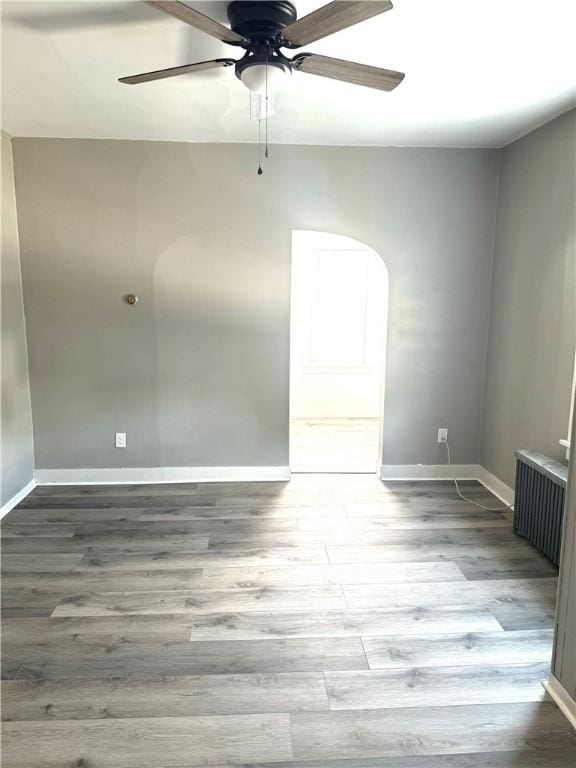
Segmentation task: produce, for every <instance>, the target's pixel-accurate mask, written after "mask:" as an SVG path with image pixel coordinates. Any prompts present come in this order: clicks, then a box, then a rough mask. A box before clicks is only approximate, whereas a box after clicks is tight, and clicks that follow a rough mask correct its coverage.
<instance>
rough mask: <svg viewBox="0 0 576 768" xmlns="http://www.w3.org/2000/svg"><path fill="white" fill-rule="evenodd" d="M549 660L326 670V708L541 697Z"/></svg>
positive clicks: (501, 701) (437, 704)
mask: <svg viewBox="0 0 576 768" xmlns="http://www.w3.org/2000/svg"><path fill="white" fill-rule="evenodd" d="M549 674H550V665H549V664H542V663H540V664H538V663H536V664H527V665H521V664H509V665H507V666H469V667H411V668H409V669H386V670H369V671H366V670H356V671H354V672H325V673H324V675H325V678H326V688H327V691H328V699H329V701H330V709H332V710H341V709H345V710H350V709H396V708H400V707H445V706H451V707H455V706H462V705H466V704H513V703H515V702H528V701H544V700H545V699H546V698H547V696H546V692H545V690H544V687H543V685H542V683H543V681H544V680H546V679H547V678H548V675H549Z"/></svg>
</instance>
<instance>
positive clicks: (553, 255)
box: [481, 110, 576, 486]
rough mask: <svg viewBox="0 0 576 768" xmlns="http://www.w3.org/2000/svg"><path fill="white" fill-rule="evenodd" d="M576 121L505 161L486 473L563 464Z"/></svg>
mask: <svg viewBox="0 0 576 768" xmlns="http://www.w3.org/2000/svg"><path fill="white" fill-rule="evenodd" d="M575 179H576V111H575V110H572V111H571V112H569V113H567V114H565V115H563V116H561V117H559V118H557V119H556V120H554V121H552V122H551V123H548V124H547V125H545V126H544V127H542V128H540V129H538V130H537V131H534V132H533V133H531V134H529V135H528V136H526V137H525V138H523V139H520V140H519V141H516V142H514V143H513V144H511V145H509V146H508V147H506V148H505V149H504V150H503V151H502V160H501V175H500V185H499V192H498V215H497V228H496V242H495V253H494V272H493V280H492V285H493V288H492V306H491V314H490V336H489V344H488V361H487V369H486V387H485V407H484V419H483V435H482V450H481V463H482V464H483V465H484V466H485V467H486V468H487V469H489V470H490V471H491V472H494V474H496V475H497V476H498V477H500V478H501V479H502V480H504V482H506V483H507V484H508V485H511V486H512V485H513V484H514V451H515V450H516V449H518V448H532V449H535V450H538V451H540V452H541V453H544V454H547V455H548V456H551V457H552V458H557V459H560V458H563V456H564V449H563V448H561V447H560V446H559V445H558V440H560V439H561V438H565V437H566V436H567V435H566V432H567V428H568V414H569V410H570V389H571V385H572V371H573V365H574V344H575V333H576V314H575V312H576V310H575V304H574V296H575V293H576V284H575V272H574V269H575V261H576V259H575V252H574V243H575V238H576V227H575V218H576V194H575Z"/></svg>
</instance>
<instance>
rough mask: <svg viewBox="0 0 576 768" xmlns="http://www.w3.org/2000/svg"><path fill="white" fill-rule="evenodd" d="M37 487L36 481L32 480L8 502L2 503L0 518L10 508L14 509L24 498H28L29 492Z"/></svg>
mask: <svg viewBox="0 0 576 768" xmlns="http://www.w3.org/2000/svg"><path fill="white" fill-rule="evenodd" d="M34 488H36V481H35V480H30V482H29V483H28V484H27V485H25V486H24V488H22V489H21V490H19V491H18V493H15V494H14V496H12V498H11V499H9V500H8V501H7V502H6V504H3V505H2V508H1V509H0V520H1V519H2V518H3V517H4V515H7V514H8V512H10V510H12V509H14V507H15V506H16V505H17V504H20V502H21V501H22V499H24V498H26V496H28V494H29V493H30V492H31V491H33V490H34Z"/></svg>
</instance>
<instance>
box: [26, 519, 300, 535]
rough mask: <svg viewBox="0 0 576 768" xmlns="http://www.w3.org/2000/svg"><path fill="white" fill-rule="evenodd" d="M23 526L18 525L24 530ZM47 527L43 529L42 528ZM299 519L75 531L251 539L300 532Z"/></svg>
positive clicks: (146, 523)
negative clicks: (224, 536)
mask: <svg viewBox="0 0 576 768" xmlns="http://www.w3.org/2000/svg"><path fill="white" fill-rule="evenodd" d="M22 528H23V526H19V530H22ZM43 530H44V529H43ZM297 530H298V521H297V520H296V518H291V517H285V518H280V519H275V518H271V519H266V520H264V521H262V520H259V519H256V520H250V519H231V520H229V519H210V520H150V519H149V518H146V519H144V520H138V521H133V520H126V521H121V520H120V521H117V522H115V523H114V526H113V528H112V527H111V526H110V522H109V521H100V522H89V523H82V524H78V525H75V526H74V531H75V533H76V535H77V536H80V537H90V536H98V537H106V538H108V537H109V536H110V535H111V532H112V531H113V535H114V537H116V536H118V535H120V534H122V535H123V536H128V537H130V538H131V537H135V538H137V539H140V538H142V537H144V538H145V537H149V536H158V537H160V536H190V535H202V534H210V535H213V534H214V535H215V534H217V533H227V534H230V536H234V535H238V536H239V537H241V538H251V537H253V536H254V535H259V534H261V533H262V532H263V531H264V532H266V533H269V534H273V533H283V532H286V531H297Z"/></svg>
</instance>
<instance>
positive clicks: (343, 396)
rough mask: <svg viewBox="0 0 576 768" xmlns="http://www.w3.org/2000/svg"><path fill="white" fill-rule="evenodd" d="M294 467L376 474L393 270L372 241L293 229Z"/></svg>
mask: <svg viewBox="0 0 576 768" xmlns="http://www.w3.org/2000/svg"><path fill="white" fill-rule="evenodd" d="M290 308H291V309H290V311H291V319H290V468H291V470H292V472H366V473H372V472H376V471H377V468H378V467H379V465H380V463H381V461H380V453H381V450H380V448H381V431H382V418H383V401H384V368H385V361H386V326H387V319H388V273H387V270H386V267H385V265H384V262H383V261H382V259H381V258H380V256H378V254H376V253H375V252H374V251H373V250H372V249H371V248H370V247H369V246H367V245H365V244H364V243H361V242H359V241H358V240H354V239H352V238H349V237H344V236H341V235H334V234H330V233H325V232H305V231H300V230H298V231H294V232H293V233H292V273H291V302H290Z"/></svg>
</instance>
